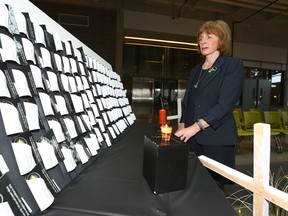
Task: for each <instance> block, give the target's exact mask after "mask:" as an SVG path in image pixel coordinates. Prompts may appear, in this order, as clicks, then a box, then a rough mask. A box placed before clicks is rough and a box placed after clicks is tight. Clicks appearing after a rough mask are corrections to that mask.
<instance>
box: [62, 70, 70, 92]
mask: <svg viewBox="0 0 288 216" xmlns="http://www.w3.org/2000/svg"><path fill="white" fill-rule="evenodd" d="M60 78H61V82H62V85H63V87H64V90H65V91H66V92H70V87H69V80H68V77H67V76H66V75H65V74H60Z"/></svg>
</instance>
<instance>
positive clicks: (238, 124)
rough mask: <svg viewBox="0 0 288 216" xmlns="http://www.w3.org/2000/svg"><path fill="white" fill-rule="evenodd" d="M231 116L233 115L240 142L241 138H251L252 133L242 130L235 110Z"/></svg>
mask: <svg viewBox="0 0 288 216" xmlns="http://www.w3.org/2000/svg"><path fill="white" fill-rule="evenodd" d="M233 115H234V120H235V124H236V127H237V133H238V137H239V140H240V141H241V139H242V137H253V132H252V131H247V130H244V129H243V128H242V124H241V120H240V116H239V112H238V111H237V110H234V111H233ZM243 123H244V122H243Z"/></svg>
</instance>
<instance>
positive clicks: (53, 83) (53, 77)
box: [47, 71, 60, 92]
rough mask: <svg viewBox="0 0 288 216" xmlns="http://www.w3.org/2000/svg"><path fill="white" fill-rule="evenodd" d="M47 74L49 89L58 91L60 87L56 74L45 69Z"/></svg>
mask: <svg viewBox="0 0 288 216" xmlns="http://www.w3.org/2000/svg"><path fill="white" fill-rule="evenodd" d="M47 76H48V79H49V83H50V90H51V91H57V92H59V91H60V89H59V85H58V79H57V75H56V74H55V73H54V72H52V71H47Z"/></svg>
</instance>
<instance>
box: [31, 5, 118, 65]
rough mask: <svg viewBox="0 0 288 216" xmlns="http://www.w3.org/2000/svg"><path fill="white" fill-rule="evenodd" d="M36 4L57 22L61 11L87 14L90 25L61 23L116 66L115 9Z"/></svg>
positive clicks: (69, 13)
mask: <svg viewBox="0 0 288 216" xmlns="http://www.w3.org/2000/svg"><path fill="white" fill-rule="evenodd" d="M34 4H35V5H36V6H37V7H39V8H40V9H41V10H43V11H44V12H45V13H47V14H48V15H49V16H50V17H51V18H52V19H53V20H55V21H56V22H58V19H59V14H60V13H62V14H68V15H79V16H87V17H88V18H89V26H77V25H66V24H61V25H62V26H63V27H64V28H65V29H66V30H67V31H69V32H71V33H72V34H73V35H74V36H75V37H77V38H79V39H80V40H81V41H82V42H83V43H85V44H86V45H87V46H88V47H90V48H91V49H92V50H93V51H94V52H96V53H98V54H99V55H100V56H102V57H103V58H104V59H105V60H106V61H107V62H109V63H110V64H111V65H112V67H113V68H115V58H116V54H115V53H116V39H115V38H116V19H117V13H116V10H115V9H107V8H96V7H89V6H85V5H78V6H77V7H75V6H74V5H68V4H63V3H62V4H61V3H60V4H59V3H55V2H52V3H51V2H43V1H34Z"/></svg>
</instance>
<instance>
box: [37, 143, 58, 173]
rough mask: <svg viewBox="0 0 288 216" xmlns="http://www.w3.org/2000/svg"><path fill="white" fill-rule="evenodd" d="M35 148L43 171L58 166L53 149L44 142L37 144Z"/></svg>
mask: <svg viewBox="0 0 288 216" xmlns="http://www.w3.org/2000/svg"><path fill="white" fill-rule="evenodd" d="M36 144H37V148H38V151H39V153H40V156H41V159H42V162H43V164H44V168H45V170H48V169H51V168H53V167H55V166H56V165H57V164H58V160H57V157H56V154H55V149H54V147H53V146H52V145H51V144H50V143H49V142H46V141H42V142H40V143H39V142H37V143H36Z"/></svg>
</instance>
